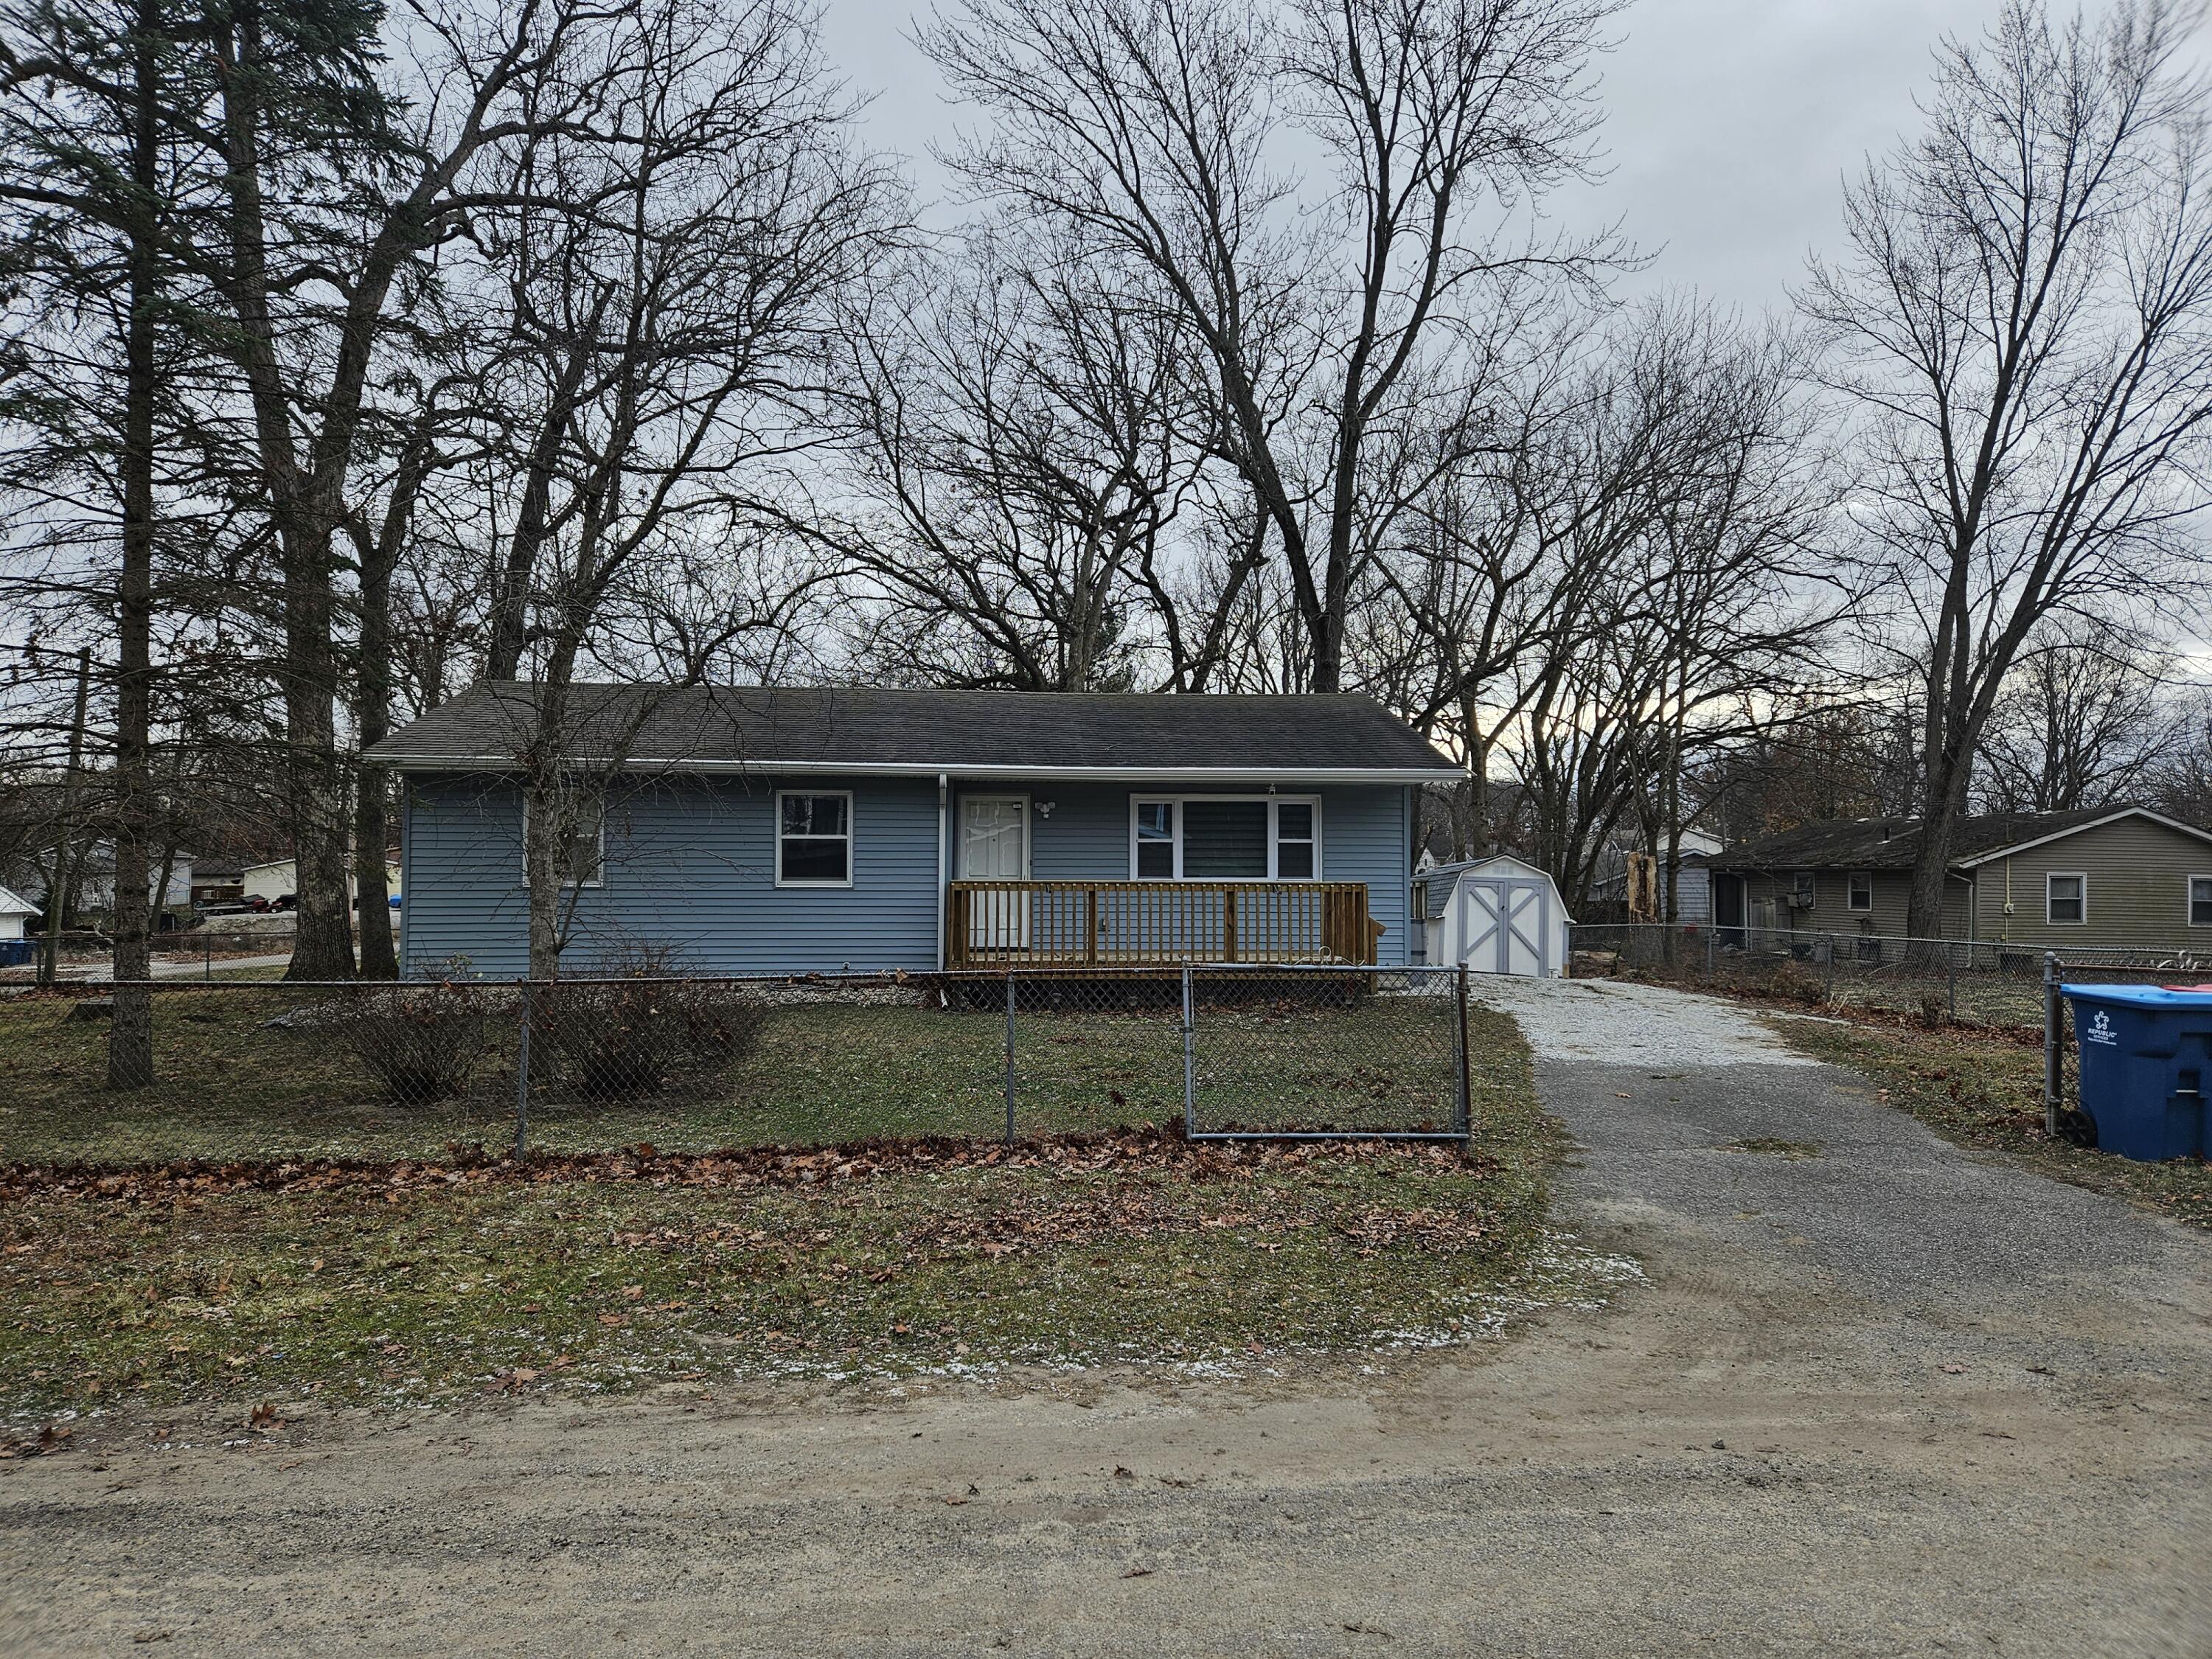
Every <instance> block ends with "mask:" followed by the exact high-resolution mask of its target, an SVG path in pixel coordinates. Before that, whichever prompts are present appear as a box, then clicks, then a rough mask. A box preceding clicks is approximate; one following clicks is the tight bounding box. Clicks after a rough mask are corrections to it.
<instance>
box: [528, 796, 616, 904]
mask: <svg viewBox="0 0 2212 1659" xmlns="http://www.w3.org/2000/svg"><path fill="white" fill-rule="evenodd" d="M592 867H593V868H594V869H596V870H598V871H599V874H598V875H596V876H593V877H592V878H591V879H590V880H589V881H564V882H562V884H561V885H562V887H563V888H569V887H574V888H592V887H605V885H606V884H607V804H606V802H605V801H604V800H603V801H601V802H600V803H599V846H598V848H596V849H594V852H593V854H592ZM522 884H523V886H524V888H525V889H527V888H528V887H529V885H530V797H529V796H528V795H525V796H523V798H522Z"/></svg>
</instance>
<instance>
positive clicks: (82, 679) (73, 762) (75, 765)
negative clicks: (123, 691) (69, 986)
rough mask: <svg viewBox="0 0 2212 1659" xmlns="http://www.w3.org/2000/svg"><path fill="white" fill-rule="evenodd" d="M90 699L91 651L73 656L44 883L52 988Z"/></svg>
mask: <svg viewBox="0 0 2212 1659" xmlns="http://www.w3.org/2000/svg"><path fill="white" fill-rule="evenodd" d="M91 700H92V652H91V649H90V648H89V647H85V648H82V649H80V650H79V651H78V652H77V653H76V713H75V714H74V715H73V716H72V717H71V719H70V743H69V770H68V771H67V772H65V773H64V774H63V776H62V810H61V820H60V822H59V823H58V824H57V825H56V826H55V833H54V873H53V874H52V876H51V877H49V878H47V880H46V957H45V959H44V960H43V961H41V962H40V963H39V982H40V984H42V985H51V984H52V983H53V981H54V978H55V975H56V974H57V971H58V969H60V967H61V960H62V928H63V926H64V923H65V921H66V920H67V918H68V915H69V911H70V903H71V902H73V901H74V900H75V898H76V884H77V879H78V877H79V875H80V874H81V866H80V864H79V860H78V857H77V853H76V833H77V821H76V820H77V811H76V808H77V789H78V786H79V783H80V782H81V781H82V778H83V775H84V721H85V712H86V707H87V705H88V703H89V702H91Z"/></svg>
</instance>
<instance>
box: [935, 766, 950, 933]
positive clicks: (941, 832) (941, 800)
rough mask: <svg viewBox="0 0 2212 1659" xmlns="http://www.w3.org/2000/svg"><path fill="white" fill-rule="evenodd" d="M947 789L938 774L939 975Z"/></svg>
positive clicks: (942, 922) (943, 906) (943, 902)
mask: <svg viewBox="0 0 2212 1659" xmlns="http://www.w3.org/2000/svg"><path fill="white" fill-rule="evenodd" d="M948 789H949V780H948V779H947V778H946V777H945V774H944V773H942V772H939V774H938V775H937V971H938V972H939V973H940V974H941V973H943V972H944V971H945V868H946V866H945V831H946V827H947V821H946V817H945V799H946V795H947V793H948Z"/></svg>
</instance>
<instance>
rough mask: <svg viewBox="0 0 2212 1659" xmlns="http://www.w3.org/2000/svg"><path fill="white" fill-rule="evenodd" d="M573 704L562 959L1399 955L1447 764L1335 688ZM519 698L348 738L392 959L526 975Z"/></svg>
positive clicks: (761, 966)
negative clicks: (638, 949) (395, 917)
mask: <svg viewBox="0 0 2212 1659" xmlns="http://www.w3.org/2000/svg"><path fill="white" fill-rule="evenodd" d="M571 699H572V706H573V707H574V708H576V709H577V710H579V711H580V712H579V713H578V714H577V715H576V717H575V719H574V721H573V722H572V724H573V726H574V732H573V734H572V735H570V736H569V737H568V738H565V739H564V740H563V746H564V752H565V753H566V754H567V755H568V756H571V757H574V764H575V766H576V767H577V769H578V770H579V771H580V772H585V773H593V774H596V775H602V776H604V775H608V774H609V773H611V774H612V775H613V776H614V780H615V781H614V782H613V783H612V784H611V786H610V787H608V788H607V789H606V791H605V796H604V802H603V805H601V806H600V807H599V809H598V810H597V811H596V812H594V813H593V814H592V818H593V822H592V824H591V825H590V827H589V829H587V830H586V831H585V832H584V833H583V834H581V835H580V836H579V838H578V839H579V848H578V851H577V853H576V854H575V862H574V866H573V867H574V869H575V871H576V873H577V875H578V876H579V878H580V880H579V881H578V883H577V884H576V886H575V887H574V889H573V894H574V928H573V931H572V933H571V935H570V943H569V944H568V946H567V948H566V950H565V951H564V959H565V960H570V961H573V962H574V963H575V964H576V967H577V968H578V969H586V970H587V969H588V967H589V965H590V960H591V956H592V950H593V946H594V942H595V941H598V942H602V943H604V942H610V941H614V940H617V939H619V940H622V941H624V942H628V943H635V942H640V941H651V942H653V943H654V944H657V945H663V946H667V947H672V948H674V949H675V950H676V951H678V952H680V954H681V956H682V957H683V959H684V962H685V963H686V964H687V965H689V966H690V967H691V968H692V969H694V970H695V971H699V972H708V973H806V972H823V973H835V972H838V971H841V970H847V969H849V970H851V971H853V972H855V973H860V972H871V971H880V970H889V969H905V970H908V971H909V972H913V971H924V970H931V969H952V970H956V971H959V970H979V971H994V970H996V969H1000V968H1003V967H1006V966H1009V965H1012V966H1029V967H1058V968H1081V967H1085V966H1089V965H1127V964H1132V963H1167V962H1181V961H1186V960H1188V961H1197V962H1216V961H1234V962H1292V961H1306V962H1330V961H1338V962H1375V963H1383V964H1394V963H1404V962H1407V961H1408V960H1410V959H1412V956H1413V948H1414V947H1413V941H1412V939H1411V938H1410V930H1409V928H1408V926H1407V918H1408V916H1409V915H1410V892H1411V887H1412V883H1413V854H1414V850H1415V849H1414V835H1413V812H1414V797H1415V794H1416V792H1417V791H1418V790H1419V787H1420V786H1421V785H1422V784H1424V783H1428V782H1444V781H1451V780H1453V779H1455V778H1457V777H1458V776H1459V775H1460V772H1459V769H1457V768H1456V767H1455V766H1454V765H1453V764H1452V763H1451V762H1450V761H1449V759H1448V758H1447V757H1444V756H1443V755H1442V754H1440V753H1438V752H1437V750H1434V749H1433V748H1431V746H1430V745H1429V744H1427V743H1426V742H1425V741H1424V740H1423V739H1422V738H1420V737H1419V736H1418V735H1417V734H1416V733H1415V732H1413V731H1412V730H1411V729H1410V728H1408V727H1407V726H1406V725H1405V724H1404V723H1403V722H1401V721H1400V720H1397V719H1396V718H1395V717H1394V716H1393V715H1391V714H1389V713H1388V712H1387V711H1386V710H1384V709H1383V708H1381V707H1380V706H1379V705H1378V704H1376V703H1375V702H1372V701H1370V699H1368V698H1366V697H1363V696H1171V695H1165V694H1140V693H1127V694H1122V693H1097V694H1091V693H1080V694H1074V693H1071V694H1057V693H1029V692H1013V691H937V690H918V691H908V690H879V689H873V688H848V687H834V688H833V687H805V688H771V687H732V686H684V687H675V688H669V687H653V686H623V685H592V686H579V687H575V688H573V689H572V692H571ZM536 707H537V704H536V700H535V696H534V693H533V690H532V687H531V686H530V685H529V684H524V683H516V682H499V683H495V684H483V685H478V686H477V687H476V688H475V689H473V690H471V691H469V692H467V693H466V694H465V695H464V696H460V697H459V698H456V699H455V700H454V701H453V702H449V703H447V704H444V705H443V706H441V707H440V708H436V709H435V710H433V711H432V712H431V713H429V714H426V715H424V716H423V717H422V719H421V720H416V721H415V722H413V723H412V724H411V725H409V726H405V727H404V728H403V729H402V730H400V731H398V732H395V733H393V734H392V737H390V738H387V739H386V741H384V742H383V743H381V744H378V745H377V746H376V748H375V749H374V750H372V751H371V752H372V754H373V756H374V758H376V759H378V760H380V761H381V762H382V763H384V764H385V765H386V766H387V767H389V768H390V769H392V770H393V771H394V772H396V773H397V774H398V775H400V777H401V778H402V779H403V781H404V786H405V788H404V811H403V816H402V825H403V833H402V841H401V848H402V850H401V854H400V861H401V866H402V870H401V875H400V885H401V888H402V890H404V892H405V894H406V895H407V902H406V905H405V908H404V910H403V912H402V915H401V924H400V960H401V962H402V963H404V964H405V967H406V970H407V971H408V972H409V973H410V974H418V975H419V974H425V973H429V972H433V971H437V970H438V969H440V968H441V967H442V966H443V965H444V964H447V963H450V962H451V961H453V959H454V958H456V957H465V958H466V960H467V962H468V963H469V965H470V967H471V969H473V970H474V971H475V972H477V973H479V974H483V975H489V976H496V977H505V976H508V975H519V974H520V973H521V972H523V971H524V969H525V967H526V961H527V950H526V927H527V915H528V908H529V906H528V895H527V892H526V887H525V884H524V879H523V818H524V811H523V790H522V788H521V786H520V776H519V774H520V770H521V768H520V763H519V761H518V757H519V756H520V755H521V754H523V753H524V752H526V749H527V747H528V745H529V744H531V742H532V731H533V729H534V726H535V725H536V718H535V709H536ZM610 734H611V735H610ZM595 747H596V748H597V749H598V750H599V752H597V753H594V752H593V751H594V749H595ZM616 757H619V758H620V761H621V764H620V765H619V766H618V767H612V766H611V765H610V762H611V760H613V759H614V758H616ZM592 830H596V835H593V834H592V833H591V831H592Z"/></svg>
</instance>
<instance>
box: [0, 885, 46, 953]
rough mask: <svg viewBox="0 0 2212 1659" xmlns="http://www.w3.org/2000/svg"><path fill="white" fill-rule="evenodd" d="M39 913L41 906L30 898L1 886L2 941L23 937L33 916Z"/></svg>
mask: <svg viewBox="0 0 2212 1659" xmlns="http://www.w3.org/2000/svg"><path fill="white" fill-rule="evenodd" d="M38 914H39V907H38V906H37V905H35V904H33V903H32V902H31V901H30V900H28V899H27V898H25V897H24V896H22V895H21V894H20V893H16V892H12V891H10V890H9V889H7V888H5V887H0V943H5V942H6V941H8V940H9V939H21V938H22V937H23V936H24V930H25V928H26V927H28V925H29V923H30V920H31V918H32V917H33V916H35V915H38Z"/></svg>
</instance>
